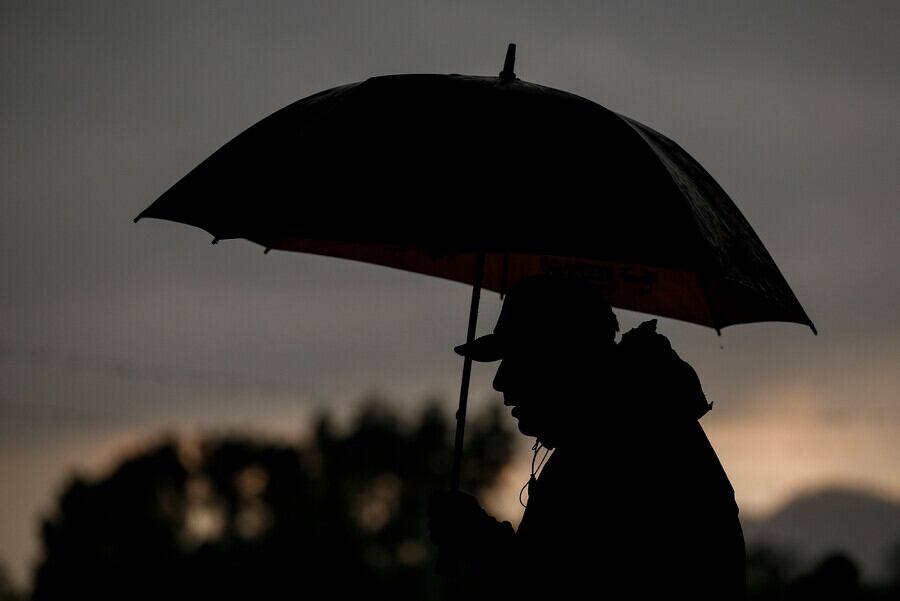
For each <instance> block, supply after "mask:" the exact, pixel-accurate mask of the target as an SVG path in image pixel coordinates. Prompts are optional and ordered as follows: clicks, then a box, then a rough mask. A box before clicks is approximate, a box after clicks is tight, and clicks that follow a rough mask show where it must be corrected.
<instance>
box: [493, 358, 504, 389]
mask: <svg viewBox="0 0 900 601" xmlns="http://www.w3.org/2000/svg"><path fill="white" fill-rule="evenodd" d="M505 377H506V376H505V375H504V369H503V361H500V365H499V366H497V373H495V374H494V381H493V382H491V386H493V387H494V390H496V391H497V392H503V386H504V383H505Z"/></svg>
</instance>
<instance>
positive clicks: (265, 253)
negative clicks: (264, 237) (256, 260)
mask: <svg viewBox="0 0 900 601" xmlns="http://www.w3.org/2000/svg"><path fill="white" fill-rule="evenodd" d="M270 250H272V247H271V246H267V247H266V249H265V250H264V251H263V254H264V255H267V254H269V251H270Z"/></svg>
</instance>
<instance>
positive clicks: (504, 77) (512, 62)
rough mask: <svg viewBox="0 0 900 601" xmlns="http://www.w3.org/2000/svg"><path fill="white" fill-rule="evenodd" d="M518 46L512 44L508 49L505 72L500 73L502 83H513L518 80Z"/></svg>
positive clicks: (504, 63)
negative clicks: (516, 71)
mask: <svg viewBox="0 0 900 601" xmlns="http://www.w3.org/2000/svg"><path fill="white" fill-rule="evenodd" d="M515 68H516V45H515V44H510V45H509V46H508V47H507V48H506V60H504V61H503V70H502V71H500V81H513V80H514V79H516V74H515V72H514V69H515Z"/></svg>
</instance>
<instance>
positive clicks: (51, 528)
mask: <svg viewBox="0 0 900 601" xmlns="http://www.w3.org/2000/svg"><path fill="white" fill-rule="evenodd" d="M467 438H468V441H467V448H466V472H465V473H466V482H465V487H466V488H467V489H468V490H470V491H472V492H474V493H475V494H478V493H479V492H482V491H484V490H485V489H486V487H488V486H490V484H491V483H492V482H493V481H494V479H495V477H496V476H497V474H498V472H499V470H500V468H502V467H503V465H504V464H505V463H506V462H507V460H508V457H509V453H510V446H511V435H510V434H509V433H508V432H507V430H506V429H504V428H503V427H501V418H500V414H499V412H498V411H494V412H491V413H488V414H485V415H483V416H481V417H480V418H477V419H474V420H470V423H469V426H468V432H467ZM450 443H451V429H450V423H449V420H448V419H447V418H446V416H445V415H444V413H443V412H442V411H441V409H440V406H439V404H438V403H436V402H433V403H430V404H428V405H427V406H426V409H425V410H424V411H423V412H422V413H421V414H420V415H419V416H418V418H417V420H416V421H415V423H411V424H405V423H403V422H402V421H401V420H400V418H399V417H398V415H397V413H396V411H394V410H392V409H391V408H390V406H389V405H387V404H386V403H380V402H378V401H370V402H368V403H366V404H365V406H364V407H363V409H362V410H361V412H360V413H359V414H358V415H357V417H356V419H355V420H354V422H353V423H352V425H351V426H350V427H349V428H347V429H346V431H342V432H338V429H337V428H336V427H335V426H334V424H333V422H332V420H331V419H330V418H329V417H328V416H327V415H321V416H320V417H319V418H318V420H317V422H316V426H315V428H314V433H313V435H312V436H311V437H310V438H309V439H308V440H306V441H304V442H303V443H302V444H298V445H288V444H277V443H273V442H271V441H264V440H260V439H258V438H253V437H250V436H217V437H206V438H204V439H202V440H201V441H200V442H199V444H195V445H190V444H186V443H185V441H184V440H181V441H179V440H176V439H175V438H174V437H169V438H166V439H163V440H162V441H161V442H158V443H157V444H155V446H153V447H152V448H149V449H148V450H146V451H144V452H143V453H142V454H140V455H138V456H135V457H132V458H130V459H128V460H126V461H124V462H123V463H121V464H120V465H119V466H118V467H117V468H116V469H115V470H114V471H113V473H112V474H111V475H109V476H108V477H106V478H104V479H101V480H97V481H88V480H85V479H82V478H74V479H73V480H72V481H71V482H70V483H69V484H68V485H67V486H66V488H65V490H64V492H63V493H62V495H61V496H60V498H59V503H58V507H57V508H56V511H55V512H54V514H53V515H52V516H50V517H48V518H46V519H45V521H44V523H43V529H42V539H43V547H44V555H43V560H42V561H41V563H40V565H39V567H38V569H37V572H36V574H35V587H34V591H33V598H34V599H35V600H37V601H41V600H44V599H54V600H58V599H100V600H102V599H114V598H115V599H161V598H166V599H172V598H185V599H186V598H194V599H196V598H218V599H239V598H242V599H247V598H253V599H273V598H277V599H281V598H300V597H309V596H310V595H314V596H316V597H321V596H324V595H326V594H327V595H329V596H333V597H338V598H341V597H349V596H355V595H363V594H365V595H367V596H372V595H374V596H376V597H379V596H382V595H385V596H390V597H391V598H393V599H412V598H416V599H419V598H422V597H423V596H429V595H431V594H432V592H433V587H434V582H433V578H434V576H433V571H434V570H433V565H434V561H435V557H434V550H433V549H432V547H431V545H430V544H429V543H428V541H427V531H426V528H425V522H426V511H427V500H428V498H429V496H430V494H431V493H432V492H433V491H434V490H438V489H441V488H445V487H446V485H447V483H448V479H449V470H450V462H451V455H452V449H451V446H450ZM432 596H433V595H432Z"/></svg>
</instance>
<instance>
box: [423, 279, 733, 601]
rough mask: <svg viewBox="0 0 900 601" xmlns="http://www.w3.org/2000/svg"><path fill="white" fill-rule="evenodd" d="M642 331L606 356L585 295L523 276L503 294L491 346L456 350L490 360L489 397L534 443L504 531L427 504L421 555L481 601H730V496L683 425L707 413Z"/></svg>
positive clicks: (607, 344)
mask: <svg viewBox="0 0 900 601" xmlns="http://www.w3.org/2000/svg"><path fill="white" fill-rule="evenodd" d="M655 329H656V320H652V321H649V322H645V323H643V324H641V326H639V327H638V328H635V329H633V330H631V331H630V332H628V333H626V334H625V335H623V336H622V339H621V342H619V343H618V344H616V342H615V336H616V332H617V331H618V323H617V321H616V317H615V315H614V314H613V313H612V310H611V308H610V306H609V304H608V303H607V302H606V301H605V299H604V298H603V297H602V295H600V294H599V292H597V290H596V289H595V288H594V287H593V286H592V285H590V284H589V283H588V282H586V281H583V280H579V279H575V278H571V277H563V276H537V277H534V278H529V279H527V280H523V281H521V282H519V283H517V284H516V285H514V286H513V287H512V288H511V289H510V290H509V292H508V294H507V297H506V300H505V301H504V304H503V308H502V310H501V313H500V317H499V319H498V321H497V325H496V327H495V329H494V333H493V334H488V335H487V336H483V337H481V338H479V339H477V340H475V341H473V342H472V343H471V344H467V345H462V346H460V347H457V349H456V351H457V352H458V353H460V354H462V355H464V356H469V357H471V358H472V359H473V360H475V361H496V360H501V362H500V366H499V367H498V369H497V373H496V376H495V378H494V382H493V386H494V388H495V389H496V390H497V391H499V392H502V393H503V399H504V404H506V405H508V406H511V407H512V415H513V417H515V418H517V419H518V426H519V430H520V431H521V432H522V433H523V434H525V435H527V436H534V437H535V438H536V439H537V443H538V444H536V447H535V462H534V463H533V472H539V477H538V478H535V477H534V476H535V474H534V473H533V475H532V479H531V481H530V483H529V485H528V502H527V508H526V509H525V513H524V515H523V517H522V521H521V523H520V525H519V528H518V530H517V531H513V528H512V526H511V525H510V524H509V522H502V523H501V522H498V521H497V520H495V519H494V518H492V517H490V516H489V515H488V514H487V513H485V512H484V510H483V509H481V507H480V506H479V505H478V503H477V501H476V500H475V499H474V498H473V497H471V496H469V495H465V494H462V493H438V494H436V495H435V496H434V498H433V499H432V506H431V516H430V522H429V527H430V529H431V536H432V540H433V541H434V542H435V543H436V544H438V545H439V546H440V547H441V549H442V552H445V553H449V554H452V555H455V556H457V557H460V558H463V559H465V560H468V561H471V562H472V563H473V564H475V565H476V566H477V567H478V568H480V569H481V570H482V573H483V576H484V578H483V581H484V582H485V583H491V584H492V585H493V586H492V588H491V590H492V591H493V594H494V595H501V594H502V595H503V596H507V595H513V594H527V595H529V596H534V595H537V596H538V597H541V596H543V597H545V598H547V599H558V598H576V597H577V598H588V597H604V598H617V599H644V598H647V599H651V598H656V599H663V598H671V599H677V598H681V597H682V596H684V598H687V599H722V600H724V599H742V598H744V596H745V589H746V584H745V555H744V539H743V534H742V531H741V526H740V522H739V521H738V508H737V505H736V503H735V501H734V490H733V489H732V487H731V485H730V483H729V481H728V477H727V476H726V474H725V472H724V470H723V469H722V466H721V464H720V463H719V460H718V458H717V457H716V454H715V452H714V451H713V449H712V447H711V446H710V444H709V441H708V440H707V438H706V435H705V433H704V432H703V430H702V429H701V427H700V425H699V423H697V419H698V418H699V417H701V416H702V415H703V414H705V413H706V412H707V411H708V410H709V408H710V407H711V406H712V405H711V404H709V405H708V404H707V403H706V398H705V397H704V395H703V391H702V389H701V387H700V382H699V380H698V378H697V375H696V373H695V372H694V370H693V369H692V368H691V367H690V366H689V365H688V364H687V363H685V362H684V361H682V360H681V359H680V358H679V357H678V356H677V355H676V354H675V352H674V351H673V350H672V348H671V346H670V345H669V341H668V340H667V339H666V338H665V337H664V336H662V335H660V334H657V333H656V331H655ZM542 449H547V450H552V453H551V454H550V456H549V459H547V460H546V463H545V464H543V469H541V459H542V457H544V453H546V452H548V451H544V450H542ZM510 598H511V597H510Z"/></svg>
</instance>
